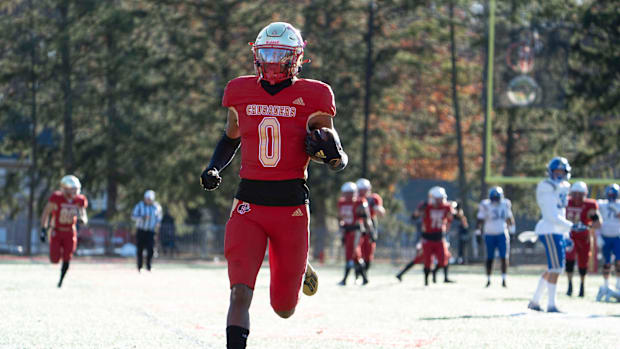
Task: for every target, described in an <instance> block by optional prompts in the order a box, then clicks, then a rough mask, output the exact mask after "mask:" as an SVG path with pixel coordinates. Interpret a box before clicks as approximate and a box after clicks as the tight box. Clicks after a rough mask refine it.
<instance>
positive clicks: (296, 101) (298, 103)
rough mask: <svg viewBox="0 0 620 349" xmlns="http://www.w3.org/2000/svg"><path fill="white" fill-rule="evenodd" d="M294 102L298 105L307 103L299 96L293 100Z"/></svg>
mask: <svg viewBox="0 0 620 349" xmlns="http://www.w3.org/2000/svg"><path fill="white" fill-rule="evenodd" d="M293 104H297V105H304V106H305V105H306V103H304V100H303V98H301V97H299V98H297V99H296V100H294V101H293Z"/></svg>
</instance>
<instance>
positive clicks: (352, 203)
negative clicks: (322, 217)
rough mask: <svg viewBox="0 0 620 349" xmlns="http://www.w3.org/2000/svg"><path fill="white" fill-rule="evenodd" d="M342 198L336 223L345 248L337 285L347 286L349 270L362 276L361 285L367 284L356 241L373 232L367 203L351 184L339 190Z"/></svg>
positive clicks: (347, 183)
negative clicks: (341, 271)
mask: <svg viewBox="0 0 620 349" xmlns="http://www.w3.org/2000/svg"><path fill="white" fill-rule="evenodd" d="M340 191H341V192H342V196H341V197H340V199H339V200H338V223H339V225H340V230H341V232H342V241H343V244H344V248H345V267H344V278H343V279H342V281H341V282H340V283H339V285H341V286H345V285H346V284H347V277H348V276H349V272H350V271H351V269H353V268H355V271H356V273H357V274H359V275H361V276H362V279H363V284H364V285H366V284H367V283H368V278H367V277H366V269H365V267H364V260H363V259H361V253H362V252H361V248H360V244H358V240H359V239H360V238H361V234H366V232H370V231H373V230H374V229H373V227H372V221H371V220H370V211H369V210H368V202H367V201H366V199H365V198H363V197H361V196H359V195H358V193H357V186H356V185H355V183H353V182H346V183H345V184H343V185H342V188H341V189H340ZM362 232H363V233H362Z"/></svg>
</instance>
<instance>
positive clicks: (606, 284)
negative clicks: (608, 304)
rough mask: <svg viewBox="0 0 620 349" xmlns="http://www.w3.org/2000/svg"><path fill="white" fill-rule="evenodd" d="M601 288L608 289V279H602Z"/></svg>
mask: <svg viewBox="0 0 620 349" xmlns="http://www.w3.org/2000/svg"><path fill="white" fill-rule="evenodd" d="M616 283H617V282H616ZM603 286H605V288H609V279H603Z"/></svg>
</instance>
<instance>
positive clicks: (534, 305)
mask: <svg viewBox="0 0 620 349" xmlns="http://www.w3.org/2000/svg"><path fill="white" fill-rule="evenodd" d="M527 308H528V309H532V310H534V311H542V308H541V307H540V305H538V303H534V302H532V301H530V303H529V304H528V305H527Z"/></svg>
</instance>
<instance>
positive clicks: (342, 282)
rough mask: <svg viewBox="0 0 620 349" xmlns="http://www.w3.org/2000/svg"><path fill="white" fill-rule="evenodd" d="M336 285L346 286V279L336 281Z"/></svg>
mask: <svg viewBox="0 0 620 349" xmlns="http://www.w3.org/2000/svg"><path fill="white" fill-rule="evenodd" d="M338 285H339V286H346V285H347V282H346V281H344V280H342V281H340V282H339V283H338Z"/></svg>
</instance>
